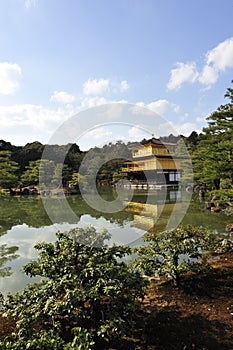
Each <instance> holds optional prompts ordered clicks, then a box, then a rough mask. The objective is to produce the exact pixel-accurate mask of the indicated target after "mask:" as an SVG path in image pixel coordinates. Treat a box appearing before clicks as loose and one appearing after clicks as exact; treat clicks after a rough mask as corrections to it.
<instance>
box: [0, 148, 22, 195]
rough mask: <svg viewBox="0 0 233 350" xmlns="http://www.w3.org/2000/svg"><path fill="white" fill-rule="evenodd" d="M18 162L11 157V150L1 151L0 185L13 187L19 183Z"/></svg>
mask: <svg viewBox="0 0 233 350" xmlns="http://www.w3.org/2000/svg"><path fill="white" fill-rule="evenodd" d="M18 170H19V167H18V163H16V162H14V161H13V160H12V159H11V153H10V152H9V151H0V187H2V188H8V189H12V187H15V186H17V185H18V175H17V173H18Z"/></svg>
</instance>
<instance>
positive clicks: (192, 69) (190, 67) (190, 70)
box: [167, 62, 198, 90]
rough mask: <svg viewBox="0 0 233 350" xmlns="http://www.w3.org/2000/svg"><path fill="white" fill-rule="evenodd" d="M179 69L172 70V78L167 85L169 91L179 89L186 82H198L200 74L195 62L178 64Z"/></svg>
mask: <svg viewBox="0 0 233 350" xmlns="http://www.w3.org/2000/svg"><path fill="white" fill-rule="evenodd" d="M176 65H177V68H174V69H172V70H171V77H170V80H169V82H168V84H167V88H168V89H169V90H173V89H179V88H180V87H181V85H182V84H183V83H185V82H190V83H193V82H195V81H196V80H197V77H198V72H197V68H196V63H195V62H188V63H182V62H178V63H177V64H176Z"/></svg>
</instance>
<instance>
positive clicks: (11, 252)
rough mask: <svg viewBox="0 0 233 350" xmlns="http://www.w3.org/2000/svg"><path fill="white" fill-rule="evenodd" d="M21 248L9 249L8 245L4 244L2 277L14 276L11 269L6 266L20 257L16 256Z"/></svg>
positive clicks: (0, 257) (0, 249)
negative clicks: (8, 262)
mask: <svg viewBox="0 0 233 350" xmlns="http://www.w3.org/2000/svg"><path fill="white" fill-rule="evenodd" d="M18 249H19V248H18V247H16V246H14V247H7V245H6V244H2V245H1V246H0V276H1V277H9V276H10V275H11V274H12V271H11V267H9V266H4V265H5V264H6V262H7V261H11V260H14V259H16V258H18V257H19V255H17V254H15V253H16V252H17V250H18Z"/></svg>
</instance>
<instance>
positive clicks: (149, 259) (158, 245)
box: [134, 225, 215, 287]
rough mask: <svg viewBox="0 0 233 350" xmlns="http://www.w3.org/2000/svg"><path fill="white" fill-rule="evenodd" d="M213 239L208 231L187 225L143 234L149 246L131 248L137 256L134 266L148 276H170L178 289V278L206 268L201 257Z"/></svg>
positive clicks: (209, 248) (212, 244)
mask: <svg viewBox="0 0 233 350" xmlns="http://www.w3.org/2000/svg"><path fill="white" fill-rule="evenodd" d="M214 240H215V236H214V235H213V234H212V233H211V232H210V231H209V230H207V229H203V228H200V227H193V226H190V225H187V226H179V227H177V228H175V229H173V230H171V231H165V232H161V233H152V234H147V235H146V236H145V241H146V242H149V243H148V244H147V245H145V246H141V247H137V248H135V252H137V253H138V254H139V257H138V258H137V259H136V260H135V262H134V266H136V267H137V268H139V269H140V270H141V271H142V272H143V273H145V274H147V275H150V276H154V275H156V274H157V275H159V276H166V277H170V278H172V280H173V283H174V285H175V286H177V287H179V286H180V276H181V275H183V274H185V273H187V272H189V271H200V270H203V268H204V266H206V265H205V259H204V256H205V253H206V252H208V251H210V250H211V249H212V248H213V246H214Z"/></svg>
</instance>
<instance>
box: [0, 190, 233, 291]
mask: <svg viewBox="0 0 233 350" xmlns="http://www.w3.org/2000/svg"><path fill="white" fill-rule="evenodd" d="M101 196H102V198H104V199H105V200H106V203H108V201H111V200H113V199H114V198H115V197H114V196H115V193H114V191H111V190H104V191H102V193H101ZM127 197H128V194H127V191H126V192H125V197H124V200H123V202H124V203H123V204H124V205H123V209H122V210H118V211H115V212H112V213H108V210H104V211H99V210H97V209H93V208H92V207H91V206H89V205H88V204H87V203H86V201H85V200H84V199H83V197H82V196H81V195H75V196H69V197H66V198H65V199H64V198H58V197H57V198H52V199H50V202H49V205H50V208H52V212H53V213H55V214H56V215H55V216H54V215H52V220H51V215H48V214H51V211H50V212H49V213H48V211H47V212H46V210H45V207H46V205H45V202H43V201H42V199H41V198H40V197H29V196H28V197H23V196H21V197H8V196H7V197H0V292H1V293H3V294H4V295H6V294H7V293H8V292H12V293H15V292H16V291H18V290H21V289H22V288H23V287H24V286H25V285H26V284H27V283H29V282H30V283H31V282H34V281H36V280H37V278H34V279H32V278H29V277H27V276H26V275H25V274H23V273H22V272H21V268H22V266H23V265H25V264H26V263H27V262H29V261H31V260H33V259H36V257H37V251H36V250H35V249H34V245H35V244H36V243H37V242H40V241H46V242H52V241H54V240H55V239H56V235H55V233H56V231H58V230H60V231H67V230H69V229H71V228H73V227H77V226H78V227H85V226H87V225H90V224H91V225H93V226H95V227H96V228H97V229H98V230H100V229H102V228H106V229H107V230H108V232H109V233H110V234H111V239H110V241H109V244H110V245H111V244H113V243H116V244H123V245H125V244H127V245H130V246H134V245H138V244H140V243H141V242H142V241H143V239H142V236H143V235H144V233H145V232H146V231H147V230H149V229H154V230H156V231H162V230H165V229H166V228H171V227H174V226H175V225H176V224H178V223H179V222H180V221H181V222H182V223H184V224H192V225H196V226H205V227H208V228H210V229H211V230H213V231H215V232H216V233H217V234H224V233H225V227H226V224H227V223H230V222H231V218H230V217H227V216H226V215H225V214H224V213H211V212H209V211H207V210H205V204H204V202H200V201H199V200H198V198H195V196H193V197H192V199H191V201H190V194H187V192H181V191H175V190H172V191H169V192H164V191H156V192H153V193H150V195H149V194H146V193H145V192H143V191H141V192H140V191H138V192H135V193H134V195H133V197H132V198H131V199H130V200H129V199H128V198H127ZM64 204H66V205H68V206H69V208H70V211H71V212H72V213H74V214H75V215H73V216H72V217H71V216H70V219H69V216H67V215H66V213H65V210H64V208H66V206H64Z"/></svg>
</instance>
